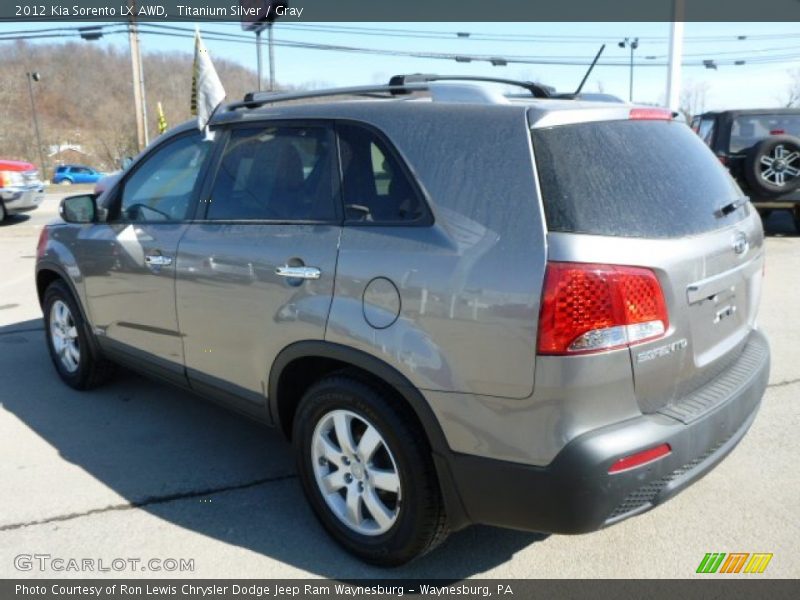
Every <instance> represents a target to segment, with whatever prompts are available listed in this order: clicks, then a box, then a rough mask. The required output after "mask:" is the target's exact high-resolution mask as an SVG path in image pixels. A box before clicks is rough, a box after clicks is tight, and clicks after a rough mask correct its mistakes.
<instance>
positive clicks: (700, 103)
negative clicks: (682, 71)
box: [680, 80, 710, 121]
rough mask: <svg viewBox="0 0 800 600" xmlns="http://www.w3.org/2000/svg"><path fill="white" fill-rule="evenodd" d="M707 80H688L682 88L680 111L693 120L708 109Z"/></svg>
mask: <svg viewBox="0 0 800 600" xmlns="http://www.w3.org/2000/svg"><path fill="white" fill-rule="evenodd" d="M709 87H710V86H709V84H708V82H707V81H699V82H695V81H692V80H689V81H687V82H686V83H685V84H684V86H683V89H682V90H681V97H680V111H681V112H682V113H683V114H684V115H685V116H686V118H687V119H688V120H690V121H691V119H692V117H693V116H695V115H699V114H700V113H702V112H704V111H705V109H706V96H707V94H708V90H709Z"/></svg>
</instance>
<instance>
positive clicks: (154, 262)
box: [144, 254, 172, 267]
mask: <svg viewBox="0 0 800 600" xmlns="http://www.w3.org/2000/svg"><path fill="white" fill-rule="evenodd" d="M144 262H146V263H147V265H148V266H150V267H168V266H170V265H171V264H172V257H171V256H164V255H163V254H148V255H147V256H145V257H144Z"/></svg>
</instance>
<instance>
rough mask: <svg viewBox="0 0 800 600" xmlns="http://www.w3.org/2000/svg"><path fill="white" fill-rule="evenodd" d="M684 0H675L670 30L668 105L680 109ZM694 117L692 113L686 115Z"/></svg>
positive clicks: (673, 108)
mask: <svg viewBox="0 0 800 600" xmlns="http://www.w3.org/2000/svg"><path fill="white" fill-rule="evenodd" d="M683 19H684V0H673V3H672V24H671V25H670V31H669V66H668V67H667V107H669V108H670V109H672V110H678V107H679V106H680V102H681V62H682V60H683ZM686 116H687V117H692V115H686Z"/></svg>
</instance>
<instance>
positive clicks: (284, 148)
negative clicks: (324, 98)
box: [177, 122, 341, 410]
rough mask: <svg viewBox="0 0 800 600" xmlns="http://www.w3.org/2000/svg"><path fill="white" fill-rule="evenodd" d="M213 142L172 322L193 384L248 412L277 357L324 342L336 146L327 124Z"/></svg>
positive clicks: (237, 133) (254, 129)
mask: <svg viewBox="0 0 800 600" xmlns="http://www.w3.org/2000/svg"><path fill="white" fill-rule="evenodd" d="M223 134H224V132H220V134H219V135H223ZM223 143H224V144H225V147H224V151H223V152H222V155H221V158H220V160H219V164H218V166H217V168H216V176H215V178H214V180H213V183H211V184H210V185H209V186H208V190H207V193H205V194H204V199H205V200H206V201H205V202H204V203H202V206H201V212H200V214H199V215H198V220H197V221H196V222H195V223H193V224H192V225H190V226H189V228H188V230H187V232H186V234H185V235H184V237H183V238H182V240H181V242H180V247H179V249H178V260H177V268H178V276H177V277H178V279H177V306H178V317H179V320H180V329H181V334H182V339H183V344H184V352H185V355H186V367H187V372H188V375H189V378H190V380H191V383H192V386H193V387H195V388H197V389H201V390H203V391H205V392H206V393H208V394H211V395H216V396H217V397H220V398H222V399H224V400H226V401H229V402H232V403H234V404H239V405H240V407H241V408H243V409H245V410H247V409H253V410H258V408H259V407H263V406H264V404H265V389H266V385H267V377H268V375H269V369H270V367H271V365H272V363H273V361H274V359H275V357H276V356H277V354H278V353H279V352H280V351H281V350H282V349H283V348H285V347H286V346H288V345H289V344H291V343H292V342H295V341H299V340H322V339H324V336H325V327H326V323H327V318H328V312H329V309H330V304H331V298H332V295H333V283H334V276H335V271H336V259H337V252H338V244H339V235H340V231H341V225H340V223H341V215H340V212H341V207H340V204H341V203H340V200H339V196H338V189H339V187H338V169H336V168H335V165H336V164H337V163H336V155H335V141H334V137H333V130H332V128H331V127H330V126H329V125H328V124H325V123H319V122H314V123H297V122H283V123H261V124H248V125H247V126H237V127H233V128H232V129H231V130H230V131H229V132H227V134H225V138H223Z"/></svg>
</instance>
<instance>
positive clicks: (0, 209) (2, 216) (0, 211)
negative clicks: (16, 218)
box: [0, 200, 8, 223]
mask: <svg viewBox="0 0 800 600" xmlns="http://www.w3.org/2000/svg"><path fill="white" fill-rule="evenodd" d="M7 216H8V212H7V211H6V206H5V204H3V201H2V200H0V223H3V221H5V220H6V217H7Z"/></svg>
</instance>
